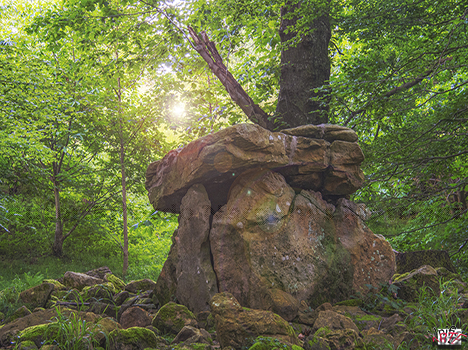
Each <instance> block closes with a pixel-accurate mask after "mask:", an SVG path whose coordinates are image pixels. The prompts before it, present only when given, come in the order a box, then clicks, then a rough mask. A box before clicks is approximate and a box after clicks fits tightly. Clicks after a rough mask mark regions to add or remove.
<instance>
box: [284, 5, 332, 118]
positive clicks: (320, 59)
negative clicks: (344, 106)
mask: <svg viewBox="0 0 468 350" xmlns="http://www.w3.org/2000/svg"><path fill="white" fill-rule="evenodd" d="M299 6H301V2H299V3H295V1H291V0H290V1H287V2H286V5H285V6H284V7H283V8H282V9H281V27H280V31H279V33H280V38H281V42H282V43H286V42H288V41H289V40H291V39H293V38H294V37H295V36H296V32H294V31H292V30H288V28H290V27H291V26H294V25H296V23H297V20H298V17H297V16H292V14H293V13H294V11H296V10H297V9H298V8H299ZM312 27H313V29H314V30H313V31H312V32H311V33H309V34H307V35H305V36H304V37H303V38H301V40H300V41H299V43H297V45H293V46H290V47H288V48H287V49H284V50H283V51H282V53H281V77H280V92H279V97H278V105H277V108H276V113H277V115H278V116H279V118H280V119H281V120H282V121H283V122H285V123H287V124H288V126H289V127H295V126H300V125H305V124H322V123H327V122H328V110H329V106H328V104H329V97H328V95H329V94H328V89H326V87H327V85H328V80H329V79H330V59H329V57H328V44H329V42H330V38H331V29H330V21H329V18H328V15H327V14H319V17H317V18H316V19H315V20H314V21H313V23H312ZM322 86H324V87H325V89H322V90H318V91H317V92H315V91H314V89H317V88H320V87H322Z"/></svg>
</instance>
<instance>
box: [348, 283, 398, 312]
mask: <svg viewBox="0 0 468 350" xmlns="http://www.w3.org/2000/svg"><path fill="white" fill-rule="evenodd" d="M365 286H366V287H367V288H368V292H367V293H365V294H363V293H357V295H353V296H352V297H353V298H355V299H360V300H362V305H361V306H360V307H361V308H362V309H363V310H366V311H369V312H373V311H376V310H383V309H384V308H385V306H389V307H391V308H393V309H402V308H403V307H404V306H405V304H406V303H405V302H404V301H403V300H401V299H396V298H395V296H396V293H397V291H398V287H397V286H395V285H394V284H389V283H380V284H379V286H378V287H375V286H373V285H371V284H366V285H365Z"/></svg>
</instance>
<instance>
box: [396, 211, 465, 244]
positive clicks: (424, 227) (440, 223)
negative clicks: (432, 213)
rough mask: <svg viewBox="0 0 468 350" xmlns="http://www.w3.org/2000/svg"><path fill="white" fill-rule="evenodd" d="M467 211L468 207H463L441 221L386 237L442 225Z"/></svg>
mask: <svg viewBox="0 0 468 350" xmlns="http://www.w3.org/2000/svg"><path fill="white" fill-rule="evenodd" d="M467 211H468V209H465V210H463V211H461V212H459V213H457V214H455V215H453V216H452V217H451V218H450V219H448V220H445V221H443V222H439V223H437V224H433V225H429V226H423V227H419V228H416V229H414V230H410V231H403V232H400V233H397V234H396V235H391V236H388V237H394V236H399V235H401V234H403V233H412V232H416V231H421V230H424V229H426V228H431V227H435V226H439V225H443V224H446V223H447V222H450V221H452V220H454V219H456V218H459V217H460V216H462V215H463V214H465V213H466V212H467Z"/></svg>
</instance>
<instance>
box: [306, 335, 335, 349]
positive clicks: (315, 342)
mask: <svg viewBox="0 0 468 350" xmlns="http://www.w3.org/2000/svg"><path fill="white" fill-rule="evenodd" d="M303 348H304V349H305V350H331V349H330V345H329V344H328V342H327V341H326V340H325V339H323V338H320V337H313V338H312V339H308V340H307V341H305V342H304V346H303Z"/></svg>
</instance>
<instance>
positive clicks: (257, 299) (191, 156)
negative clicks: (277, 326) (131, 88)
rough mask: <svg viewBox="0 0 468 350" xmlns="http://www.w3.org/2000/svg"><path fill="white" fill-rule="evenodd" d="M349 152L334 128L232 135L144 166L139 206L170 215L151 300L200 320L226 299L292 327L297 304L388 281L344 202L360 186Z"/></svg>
mask: <svg viewBox="0 0 468 350" xmlns="http://www.w3.org/2000/svg"><path fill="white" fill-rule="evenodd" d="M356 141H357V135H356V133H355V132H354V131H353V130H351V129H348V128H345V127H340V126H336V125H306V126H301V127H298V128H294V129H287V130H283V131H281V132H276V133H275V132H270V131H268V130H265V129H263V128H261V127H259V126H257V125H251V124H241V125H236V126H233V127H230V128H227V129H224V130H222V131H220V132H218V133H215V134H212V135H208V136H206V137H203V138H201V139H199V140H196V141H194V142H192V143H190V144H188V145H187V146H185V147H184V148H180V149H177V150H174V151H171V152H169V153H168V154H167V155H166V156H165V157H164V158H163V159H162V160H160V161H158V162H155V163H152V164H150V165H149V167H148V170H147V174H146V188H147V190H148V192H149V198H150V201H151V203H152V204H153V206H154V208H155V209H156V210H163V211H169V212H173V213H179V214H180V215H179V227H178V229H177V230H176V231H175V232H174V235H173V245H172V247H171V250H170V253H169V257H168V259H167V261H166V263H165V265H164V268H163V271H162V273H161V275H160V277H159V279H158V281H157V285H156V289H155V294H156V295H157V297H158V299H159V300H160V301H161V302H163V303H166V302H168V301H172V300H173V301H177V302H180V303H182V304H184V305H187V307H188V308H189V309H190V310H191V311H193V312H200V311H204V310H209V309H210V306H209V303H210V300H211V298H212V297H213V296H214V294H216V293H218V292H229V293H231V294H232V295H233V296H234V297H235V298H236V299H237V300H238V301H239V303H240V304H241V305H242V306H245V307H249V308H255V309H262V310H270V311H273V312H275V313H278V314H279V315H280V316H282V317H283V318H285V319H286V320H287V321H292V320H293V319H295V318H296V317H297V316H298V312H299V306H300V303H301V301H305V302H307V304H308V305H311V306H312V307H315V306H318V305H320V304H322V303H324V302H327V301H328V302H338V301H340V300H344V299H347V298H349V296H350V295H352V294H356V293H362V292H366V291H367V290H368V288H367V287H366V285H372V286H375V287H377V286H378V285H379V283H381V282H386V281H388V280H390V279H391V277H392V275H393V273H394V270H395V256H394V253H393V250H392V248H391V247H390V245H389V243H388V242H387V241H386V240H385V239H384V238H383V237H382V236H379V235H374V234H373V233H372V232H371V231H370V230H369V229H368V228H367V226H366V225H365V223H364V220H365V219H366V218H367V217H368V215H369V214H368V213H367V210H366V208H365V207H364V206H363V205H358V204H355V203H353V202H351V201H350V200H349V199H348V198H349V195H350V194H352V193H354V192H355V191H356V190H357V189H358V188H359V187H360V186H361V185H362V182H363V180H364V177H363V174H362V171H361V169H360V164H361V162H362V161H363V159H364V156H363V154H362V151H361V149H360V147H359V145H358V144H357V142H356Z"/></svg>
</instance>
